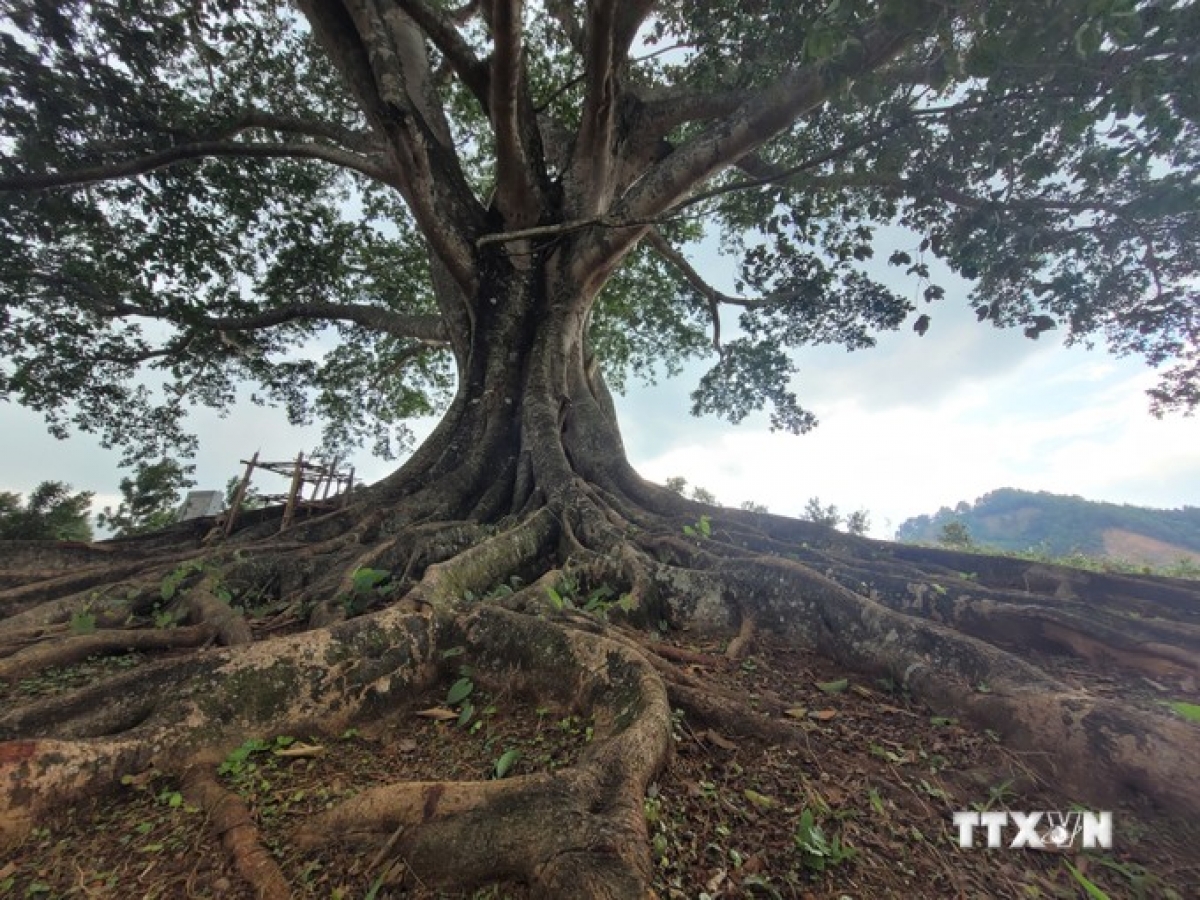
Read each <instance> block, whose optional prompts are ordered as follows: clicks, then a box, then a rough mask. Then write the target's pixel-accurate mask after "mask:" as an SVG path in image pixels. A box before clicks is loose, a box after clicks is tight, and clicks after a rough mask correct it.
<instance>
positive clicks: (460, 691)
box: [446, 678, 475, 706]
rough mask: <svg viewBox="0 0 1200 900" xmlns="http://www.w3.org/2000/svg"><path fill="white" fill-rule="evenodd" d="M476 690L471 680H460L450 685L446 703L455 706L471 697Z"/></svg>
mask: <svg viewBox="0 0 1200 900" xmlns="http://www.w3.org/2000/svg"><path fill="white" fill-rule="evenodd" d="M474 690H475V682H473V681H472V680H471V679H470V678H460V679H458V681H456V682H454V684H452V685H450V690H449V691H448V692H447V693H446V703H447V704H449V705H450V706H455V705H456V704H458V703H461V702H462V701H463V700H466V699H467V698H468V697H469V696H471V692H472V691H474Z"/></svg>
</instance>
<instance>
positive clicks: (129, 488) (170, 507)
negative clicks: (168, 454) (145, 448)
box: [96, 459, 195, 537]
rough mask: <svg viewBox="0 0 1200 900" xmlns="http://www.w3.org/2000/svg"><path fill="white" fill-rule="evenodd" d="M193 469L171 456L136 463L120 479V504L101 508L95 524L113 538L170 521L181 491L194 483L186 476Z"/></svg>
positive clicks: (160, 527)
mask: <svg viewBox="0 0 1200 900" xmlns="http://www.w3.org/2000/svg"><path fill="white" fill-rule="evenodd" d="M194 469H195V466H184V465H182V464H180V463H179V462H177V461H175V460H173V459H162V460H159V461H158V462H156V463H145V462H142V463H138V464H137V466H136V467H135V469H134V475H133V477H132V478H128V477H126V478H122V479H121V484H120V490H121V503H120V505H119V506H118V507H117V509H116V510H115V511H114V510H113V509H112V507H109V506H106V507H104V512H102V513H100V514H99V515H98V516H96V524H97V525H99V526H100V527H101V528H104V529H107V530H109V531H112V532H113V534H114V535H115V536H116V537H131V536H133V535H136V534H147V533H149V532H151V531H159V530H160V529H162V528H165V527H167V526H168V525H171V524H173V523H174V522H175V517H176V513H177V511H178V508H179V504H180V503H181V502H182V499H183V498H182V497H181V496H180V495H181V493H182V491H183V490H184V489H185V488H188V487H191V486H192V485H193V484H195V482H194V481H192V479H191V478H190V477H189V475H190V473H191V472H192V471H193V470H194Z"/></svg>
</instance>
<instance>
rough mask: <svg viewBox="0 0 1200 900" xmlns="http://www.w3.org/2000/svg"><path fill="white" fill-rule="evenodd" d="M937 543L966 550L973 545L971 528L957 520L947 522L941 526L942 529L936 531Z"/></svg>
mask: <svg viewBox="0 0 1200 900" xmlns="http://www.w3.org/2000/svg"><path fill="white" fill-rule="evenodd" d="M938 543H939V544H941V545H942V546H943V547H953V548H954V549H956V550H967V549H970V548H972V547H974V546H975V540H974V538H972V537H971V529H969V528H968V527H967V526H966V525H965V524H963V523H962V522H959V521H954V522H947V523H946V524H945V525H943V526H942V530H941V531H939V532H938Z"/></svg>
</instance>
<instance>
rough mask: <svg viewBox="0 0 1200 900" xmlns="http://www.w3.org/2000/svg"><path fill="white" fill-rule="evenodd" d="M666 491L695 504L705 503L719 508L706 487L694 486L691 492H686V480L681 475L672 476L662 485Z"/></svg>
mask: <svg viewBox="0 0 1200 900" xmlns="http://www.w3.org/2000/svg"><path fill="white" fill-rule="evenodd" d="M664 486H665V487H666V489H667V490H668V491H672V492H674V493H676V494H678V495H679V496H680V497H690V498H691V499H693V500H695V501H696V502H697V503H707V504H709V505H710V506H719V505H720V504H719V502H718V500H717V496H716V494H714V493H713V492H712V491H710V490H709V489H708V488H706V487H700V486H699V485H696V486H695V487H694V488H692V489H691V490H688V480H687V479H686V478H684V477H683V476H682V475H672V476H671V477H670V478H668V479H667V481H666V484H665V485H664Z"/></svg>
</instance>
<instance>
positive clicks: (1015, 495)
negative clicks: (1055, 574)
mask: <svg viewBox="0 0 1200 900" xmlns="http://www.w3.org/2000/svg"><path fill="white" fill-rule="evenodd" d="M955 523H958V524H960V525H961V526H962V527H963V529H965V530H966V531H967V532H968V533H969V534H970V535H971V536H973V538H974V540H975V541H977V542H978V543H979V545H980V546H981V547H987V548H989V549H992V548H994V549H997V550H1006V551H1030V548H1036V551H1035V552H1036V553H1037V554H1040V555H1041V557H1042V558H1045V559H1056V558H1062V557H1066V556H1070V555H1072V554H1082V555H1084V556H1103V555H1104V554H1105V544H1104V532H1105V531H1107V530H1109V529H1119V530H1121V531H1129V532H1132V533H1134V534H1138V535H1144V536H1146V537H1150V538H1154V539H1155V540H1159V541H1164V542H1166V543H1169V544H1173V545H1176V546H1178V547H1182V548H1185V549H1187V550H1191V551H1194V552H1197V553H1200V507H1194V506H1184V507H1182V508H1180V509H1150V508H1147V507H1140V506H1129V505H1123V504H1116V503H1103V502H1097V501H1092V500H1084V499H1083V498H1082V497H1072V496H1064V495H1062V494H1051V493H1047V492H1045V491H1038V492H1033V491H1022V490H1016V489H1014V488H1000V489H999V490H995V491H992V492H990V493H987V494H984V495H983V496H982V497H980V498H979V499H978V500H976V501H975V502H974V503H966V502H962V503H959V504H958V505H957V506H956V507H954V509H950V508H948V507H942V508H941V509H939V510H938V511H937V512H936V513H934V514H933V515H932V516H929V515H923V516H917V517H915V518H912V519H908V520H906V521H905V522H903V523H902V524H901V525H900V527H899V528H898V529H897V530H896V539H897V540H899V541H907V542H910V543H920V542H932V541H938V540H940V536H941V534H942V531H943V529H945V528H946V527H947V526H948V525H952V524H955ZM1180 568H1181V571H1184V572H1186V571H1187V567H1186V564H1185V565H1184V566H1181V567H1180Z"/></svg>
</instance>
